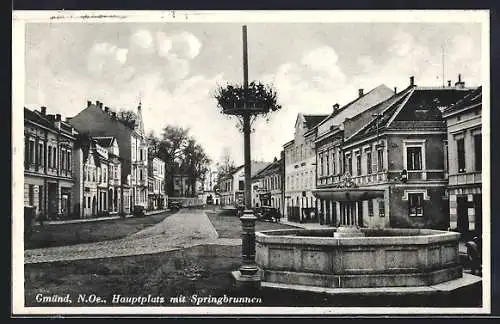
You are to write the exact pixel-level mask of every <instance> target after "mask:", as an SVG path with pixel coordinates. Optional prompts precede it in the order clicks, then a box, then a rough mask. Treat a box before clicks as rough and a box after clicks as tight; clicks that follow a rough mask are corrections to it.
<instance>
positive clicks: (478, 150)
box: [474, 134, 483, 171]
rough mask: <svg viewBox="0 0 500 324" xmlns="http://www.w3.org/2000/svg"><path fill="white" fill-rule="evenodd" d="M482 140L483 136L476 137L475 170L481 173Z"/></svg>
mask: <svg viewBox="0 0 500 324" xmlns="http://www.w3.org/2000/svg"><path fill="white" fill-rule="evenodd" d="M482 154H483V148H482V138H481V134H478V135H474V161H475V170H476V171H481V169H482V156H483V155H482Z"/></svg>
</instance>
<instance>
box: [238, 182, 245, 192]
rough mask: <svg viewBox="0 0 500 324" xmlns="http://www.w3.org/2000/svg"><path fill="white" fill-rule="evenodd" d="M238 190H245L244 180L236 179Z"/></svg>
mask: <svg viewBox="0 0 500 324" xmlns="http://www.w3.org/2000/svg"><path fill="white" fill-rule="evenodd" d="M238 190H245V181H244V180H240V181H238Z"/></svg>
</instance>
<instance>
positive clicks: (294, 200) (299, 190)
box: [283, 113, 328, 222]
mask: <svg viewBox="0 0 500 324" xmlns="http://www.w3.org/2000/svg"><path fill="white" fill-rule="evenodd" d="M326 117H328V115H304V114H302V113H299V114H298V116H297V119H296V121H295V134H294V139H293V140H292V141H290V142H288V143H286V144H285V145H284V146H283V150H284V165H285V171H284V173H285V209H284V211H285V215H284V216H285V218H286V219H288V220H289V221H295V222H303V221H308V220H311V219H315V218H316V214H315V213H312V212H313V211H314V210H315V209H316V198H315V197H314V196H313V194H312V189H314V188H315V179H316V154H315V149H314V139H315V134H316V133H315V126H316V125H317V124H319V123H320V122H321V121H322V120H324V119H325V118H326Z"/></svg>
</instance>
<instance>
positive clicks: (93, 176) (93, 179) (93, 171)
mask: <svg viewBox="0 0 500 324" xmlns="http://www.w3.org/2000/svg"><path fill="white" fill-rule="evenodd" d="M92 181H94V182H95V169H93V170H92Z"/></svg>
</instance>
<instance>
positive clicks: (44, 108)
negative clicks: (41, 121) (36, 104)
mask: <svg viewBox="0 0 500 324" xmlns="http://www.w3.org/2000/svg"><path fill="white" fill-rule="evenodd" d="M40 111H41V113H42V116H45V115H46V114H47V107H45V106H42V107H40Z"/></svg>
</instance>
